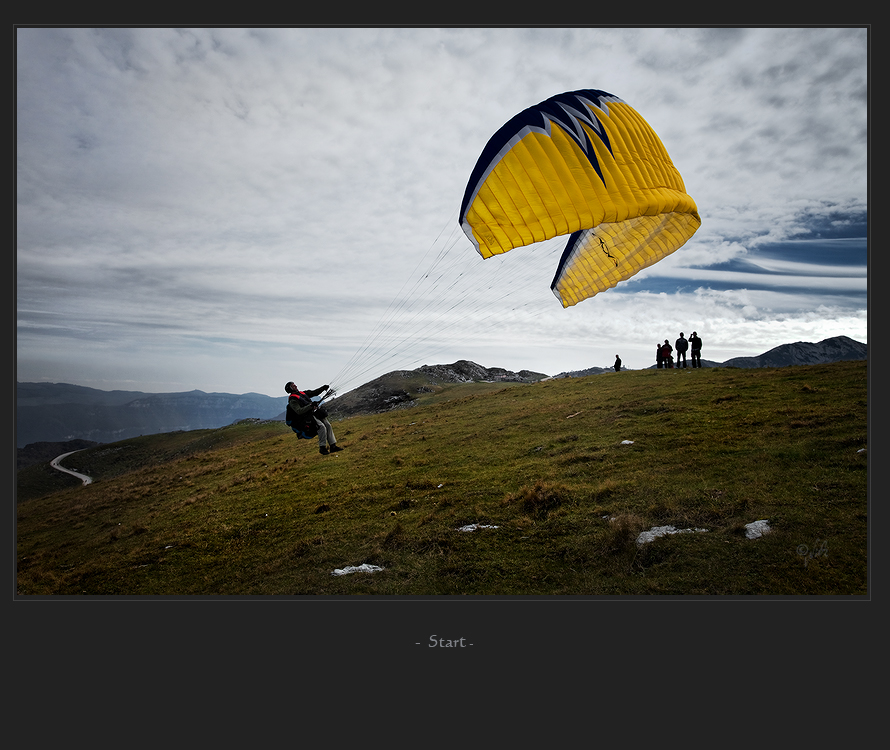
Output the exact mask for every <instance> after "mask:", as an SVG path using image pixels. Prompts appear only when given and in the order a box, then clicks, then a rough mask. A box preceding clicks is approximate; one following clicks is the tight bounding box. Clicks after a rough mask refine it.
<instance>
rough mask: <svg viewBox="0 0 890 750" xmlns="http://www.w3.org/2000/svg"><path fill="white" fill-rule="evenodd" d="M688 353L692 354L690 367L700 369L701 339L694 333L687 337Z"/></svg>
mask: <svg viewBox="0 0 890 750" xmlns="http://www.w3.org/2000/svg"><path fill="white" fill-rule="evenodd" d="M689 351H690V353H691V354H692V366H693V367H701V339H700V338H699V337H698V334H697V333H696V332H695V331H693V332H692V335H691V336H690V337H689Z"/></svg>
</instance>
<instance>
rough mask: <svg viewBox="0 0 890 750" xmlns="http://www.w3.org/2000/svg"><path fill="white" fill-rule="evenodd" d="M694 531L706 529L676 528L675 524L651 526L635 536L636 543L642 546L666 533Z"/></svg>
mask: <svg viewBox="0 0 890 750" xmlns="http://www.w3.org/2000/svg"><path fill="white" fill-rule="evenodd" d="M695 531H707V529H678V528H676V527H675V526H653V527H652V528H651V529H649V531H644V532H643V533H641V534H640V535H639V536H638V537H637V544H638V545H640V546H642V545H644V544H646V543H647V542H651V541H652V540H653V539H658V537H660V536H667V535H668V534H691V533H693V532H695Z"/></svg>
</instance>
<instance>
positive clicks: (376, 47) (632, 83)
mask: <svg viewBox="0 0 890 750" xmlns="http://www.w3.org/2000/svg"><path fill="white" fill-rule="evenodd" d="M866 82H867V60H866V32H865V30H864V29H826V28H813V29H806V28H803V29H785V28H774V29H769V28H767V29H590V28H588V29H379V28H352V29H254V30H251V29H101V30H93V29H83V28H79V29H64V28H62V29H51V28H38V29H19V30H18V32H17V108H18V115H17V138H18V142H17V171H18V183H17V192H18V195H17V198H18V209H17V211H18V213H17V232H18V238H17V245H18V247H17V269H16V270H17V296H18V305H19V311H18V317H19V333H18V339H17V345H18V376H19V378H20V379H26V380H29V379H50V380H65V381H70V382H83V383H84V384H86V385H89V384H91V383H95V382H98V380H97V378H98V379H99V380H101V381H102V382H105V383H106V385H112V386H113V385H114V383H118V382H121V383H122V382H126V383H128V386H127V387H128V388H130V389H133V388H136V389H140V386H139V384H140V383H144V386H145V387H144V388H142V389H144V390H152V387H150V384H151V383H153V384H155V385H157V384H159V383H167V384H174V383H175V384H181V389H191V388H201V389H202V390H228V391H234V392H241V391H248V390H252V391H260V392H268V393H272V394H274V395H278V392H279V390H280V387H279V385H278V381H279V380H282V377H283V376H286V377H284V380H287V379H288V378H293V377H295V376H296V374H295V373H294V369H299V370H300V372H301V373H305V374H306V375H305V378H304V380H306V381H307V382H309V381H313V382H314V381H325V380H326V379H328V378H330V377H331V375H330V373H332V372H333V373H336V372H337V371H338V370H339V369H340V368H341V367H342V366H343V364H345V362H346V361H348V359H349V357H350V356H352V354H353V353H354V352H355V351H356V349H357V348H358V346H359V345H360V344H361V342H362V341H363V340H364V337H365V336H366V335H367V333H368V332H369V331H370V329H371V328H372V324H373V323H374V322H376V321H377V320H379V316H380V315H382V314H383V311H384V310H385V309H386V306H387V305H388V304H389V303H390V301H398V300H399V299H400V297H399V295H401V294H403V293H404V287H403V284H405V282H406V280H411V279H413V278H414V277H413V276H412V273H413V272H414V270H415V268H416V267H417V266H418V264H421V268H425V267H426V264H428V262H429V261H428V259H427V258H426V256H425V253H426V252H427V251H428V250H432V251H434V252H439V251H442V250H443V248H447V249H448V253H449V258H450V259H451V261H452V262H453V263H455V264H456V265H457V266H462V265H463V264H464V263H466V264H471V263H472V262H474V261H475V260H476V259H475V258H474V253H473V251H472V249H471V248H470V245H469V242H468V241H466V239H465V238H463V236H462V235H461V233H460V232H459V230H457V229H456V223H455V222H456V215H455V214H456V211H457V208H458V206H459V203H460V199H461V197H462V194H463V189H464V185H465V181H466V179H467V176H468V174H469V171H470V170H471V168H472V166H473V164H474V163H475V159H476V157H477V156H478V154H479V152H480V151H481V148H482V146H484V144H485V142H486V141H487V139H488V138H489V137H490V136H491V135H492V134H493V132H494V131H495V130H496V129H497V128H498V127H499V126H500V125H501V124H502V123H503V122H504V121H505V120H506V119H508V118H509V117H510V116H512V114H514V113H515V112H517V111H519V110H520V109H522V108H524V107H527V106H529V105H531V104H534V103H536V102H538V101H541V100H543V99H545V98H547V97H548V96H551V95H553V94H555V93H558V92H560V91H566V90H571V89H576V88H589V87H593V88H602V89H604V90H607V91H612V92H613V93H616V94H617V95H619V96H621V97H622V98H624V99H625V100H626V101H628V102H629V103H630V104H631V105H632V106H634V107H636V108H637V109H639V110H640V112H641V113H642V114H643V115H644V116H645V117H646V119H647V120H648V121H649V122H650V124H652V126H653V127H654V129H655V130H656V132H658V133H659V135H660V136H661V138H662V140H663V141H664V143H665V145H666V147H667V149H668V151H669V153H670V154H671V157H672V158H673V160H674V162H675V163H676V164H677V166H678V168H679V169H680V171H681V173H682V174H683V176H684V180H685V182H686V186H687V189H688V190H689V192H690V194H691V195H692V196H693V197H694V198H695V199H696V202H697V204H698V207H699V212H700V214H701V215H702V219H703V224H702V228H701V229H700V230H699V232H698V233H697V234H696V236H695V237H693V239H692V240H691V241H690V242H689V243H687V245H686V246H685V247H684V248H682V249H681V250H680V251H679V252H677V253H675V254H674V255H673V256H670V257H669V258H667V259H665V260H664V261H662V262H661V263H659V264H658V265H656V266H654V267H652V268H651V269H648V270H647V271H645V272H643V273H642V274H640V275H639V277H638V278H637V277H635V280H633V281H631V282H629V283H628V284H627V285H626V287H625V288H626V289H627V290H643V291H638V292H636V293H635V294H633V295H631V294H627V293H624V292H623V291H622V293H606V294H602V295H599V296H597V297H596V298H594V299H593V300H588V301H586V302H584V303H582V304H580V305H578V306H577V307H576V308H570V309H569V310H562V309H561V308H560V306H559V304H558V303H557V302H556V301H555V299H554V298H553V297H552V295H551V294H550V292H549V289H548V288H547V287H548V286H549V283H550V277H551V276H552V269H553V267H554V266H555V261H554V260H553V258H552V257H551V256H550V255H548V254H547V253H546V252H543V253H540V256H537V255H536V256H534V260H533V262H532V265H531V268H533V269H534V271H533V272H532V273H530V275H528V277H527V278H526V277H522V280H519V278H518V277H519V276H521V274H520V273H519V272H518V271H514V272H513V273H514V274H516V277H515V283H516V284H517V285H520V284H521V285H522V286H523V292H522V294H524V295H526V296H525V297H522V299H523V300H525V301H528V300H533V302H532V303H531V304H529V305H528V306H527V307H526V308H525V309H524V310H521V311H518V312H512V307H511V305H515V303H514V302H513V300H510V301H509V302H510V304H509V305H508V304H507V303H506V302H505V303H504V305H503V306H500V307H498V306H489V307H487V308H484V309H481V310H479V309H478V308H476V309H475V311H474V312H472V313H467V312H464V313H463V315H464V319H466V318H467V316H472V317H473V318H474V321H478V325H476V323H475V322H474V325H473V326H472V330H473V331H475V333H473V334H472V335H470V333H471V332H470V330H468V329H470V328H471V327H470V326H467V325H464V326H456V329H457V330H458V332H459V333H460V334H463V335H455V336H454V337H453V339H454V340H453V341H451V337H450V336H448V335H444V334H443V337H442V341H443V342H445V343H447V346H445V348H444V349H443V350H442V351H443V354H442V356H443V357H446V356H447V357H453V358H457V357H462V356H465V357H468V358H473V356H476V355H478V356H479V357H480V358H484V359H485V360H486V361H485V362H484V363H485V364H487V365H489V366H493V365H501V366H511V367H514V368H516V369H521V368H523V367H528V368H529V369H539V370H541V371H544V372H548V371H552V370H554V369H555V365H556V364H557V363H559V364H558V369H560V370H564V369H580V368H582V367H586V366H590V365H591V364H595V362H592V361H590V359H589V358H592V357H600V358H603V357H604V358H605V360H606V364H610V363H611V361H612V359H613V358H614V354H615V352H613V351H611V350H612V349H614V348H615V345H616V344H618V343H620V344H621V345H622V346H628V347H632V348H635V349H637V350H639V351H640V354H639V355H628V356H625V354H622V359H624V360H625V362H626V363H627V364H628V365H629V366H643V365H642V364H634V358H635V357H636V356H639V357H641V358H642V357H647V358H648V349H649V348H650V347H649V342H650V339H652V337H653V335H654V334H655V333H656V331H654V330H653V321H661V322H663V327H664V328H665V329H666V332H665V333H664V335H662V333H661V332H660V331H659V332H658V333H657V336H655V339H654V340H658V339H659V338H664V337H665V336H668V335H674V334H670V333H669V332H670V331H671V330H672V329H673V328H676V327H677V326H678V325H680V326H683V327H690V321H693V325H695V322H694V321H703V322H702V323H698V325H699V333H702V330H701V329H702V328H703V327H705V323H704V321H708V320H711V321H714V326H715V328H714V331H713V332H712V333H711V334H710V340H711V341H713V342H716V341H720V342H721V346H723V345H724V344H723V343H722V342H723V339H724V337H729V339H730V340H728V341H727V343H726V344H725V346H726V347H728V348H732V346H734V342H740V345H741V344H744V345H745V346H751V347H753V349H750V350H747V351H738V352H734V353H735V354H742V353H746V354H757V353H760V352H761V351H763V350H764V347H766V348H769V346H772V345H776V344H778V343H784V342H783V341H777V340H776V337H777V336H783V335H792V334H800V335H803V334H804V333H806V332H807V331H809V332H810V333H811V334H815V335H813V336H812V338H824V337H825V336H824V335H823V336H818V331H819V330H820V327H821V330H823V331H826V332H827V331H829V330H832V331H833V330H838V329H840V328H843V327H844V326H846V328H847V331H846V334H847V335H851V336H852V337H854V338H859V339H860V340H864V337H865V335H866V333H867V330H866V327H865V323H864V321H865V310H864V306H863V304H862V302H861V301H860V302H852V303H851V302H850V301H849V300H850V299H852V297H850V294H851V293H852V295H853V297H856V295H858V299H859V300H861V297H862V293H863V292H864V291H865V280H864V278H863V276H864V275H863V273H862V261H861V258H860V257H859V256H857V257H856V259H855V262H853V263H852V266H851V267H850V268H846V269H844V268H843V267H841V268H835V267H832V268H831V269H830V270H826V269H825V268H823V267H822V266H823V264H825V262H826V261H825V260H824V259H820V260H819V261H818V262H816V261H812V262H811V261H805V262H804V263H802V264H796V263H793V262H792V259H791V258H789V257H785V256H783V257H781V258H779V257H772V256H770V257H767V256H766V255H764V254H763V252H762V251H763V249H764V248H765V247H766V246H767V244H768V243H772V242H777V241H786V240H789V239H795V238H799V237H802V236H804V235H803V234H802V233H804V234H805V233H807V232H809V231H811V230H812V228H813V227H814V226H816V224H818V225H819V227H820V229H821V228H823V227H826V228H828V227H833V229H834V230H835V231H837V230H838V229H841V228H843V223H844V222H845V221H849V220H850V219H851V217H852V218H853V219H856V220H857V221H859V222H860V223H861V220H862V216H863V214H864V212H865V209H866V195H867V191H866V164H867V163H866V158H867V150H866V126H867V119H866V115H867V101H866V98H865V96H866V93H865V92H866ZM806 236H807V237H808V236H809V235H806ZM554 247H555V250H551V251H550V252H551V253H556V254H557V257H558V252H559V245H558V243H557V245H554ZM536 252H537V251H536ZM514 253H515V254H516V255H517V259H518V260H520V263H522V264H525V263H526V262H527V261H526V258H525V256H519V254H518V253H517V251H514V252H513V253H511V254H510V255H513V254H514ZM839 257H842V256H839ZM458 258H459V259H460V260H457V259H458ZM742 262H744V263H753V264H755V265H756V266H757V268H759V269H760V270H762V271H764V273H753V274H750V275H747V276H740V275H739V270H738V268H737V267H736V266H735V265H733V264H739V263H742ZM833 262H834V261H832V263H833ZM520 263H513V265H514V266H515V265H519V264H520ZM486 264H487V265H486V266H485V270H484V271H481V270H480V267H479V266H477V267H476V269H475V270H474V271H473V272H472V273H473V274H474V278H476V277H477V276H479V275H481V276H484V277H486V278H487V276H488V274H489V273H492V274H493V273H494V271H489V270H488V266H490V265H492V264H491V262H490V261H486ZM538 264H540V265H538ZM837 265H839V266H843V263H841V262H840V261H839V262H838V264H837ZM723 266H725V267H723ZM506 276H507V278H514V277H513V276H511V274H506ZM666 279H671V283H674V288H673V290H672V292H673V291H676V290H677V289H681V290H682V291H681V292H680V293H669V294H664V295H658V294H653V293H651V292H650V291H646V290H650V289H651V288H652V287H651V285H652V284H655V283H659V282H660V281H661V282H665V280H666ZM674 279H677V281H674ZM680 280H682V284H681V283H680ZM498 283H501V282H498ZM665 283H666V282H665ZM539 284H540V286H539ZM710 284H714V285H718V284H722V285H732V286H733V287H735V288H736V291H735V296H733V290H730V291H727V292H709V291H707V287H708V285H710ZM773 284H776V285H778V286H780V287H781V292H780V293H769V292H768V289H767V287H769V286H771V285H773ZM746 285H750V286H752V287H756V288H758V289H761V290H762V291H759V292H758V291H751V292H744V291H743V290H742V287H744V286H746ZM792 286H795V287H797V288H799V289H800V292H799V293H795V294H792V293H790V291H789V287H792ZM702 290H705V291H702ZM617 291H618V290H616V292H617ZM434 294H439V292H435V293H434ZM745 295H748V297H747V299H748V300H749V301H748V303H745V304H742V302H741V298H742V297H744V296H745ZM466 296H467V298H468V299H472V296H473V295H472V294H470V293H467V294H466ZM477 296H478V294H477ZM838 300H842V303H838ZM766 301H769V304H767V303H766ZM446 303H447V297H444V296H443V297H442V299H440V303H439V304H437V305H435V306H433V308H432V309H433V311H434V314H435V315H438V316H441V317H443V318H444V316H445V311H446V310H447V307H443V305H445V304H446ZM850 305H852V307H851V306H850ZM462 309H463V310H467V309H473V308H471V307H469V308H462ZM746 310H747V311H749V312H745V311H746ZM752 311H753V312H752ZM452 314H458V311H453V312H452ZM770 315H773V316H774V318H770ZM776 316H777V317H776ZM814 316H815V317H814ZM717 321H722V323H721V324H720V325H719V326H718V324H717ZM532 323H534V325H532ZM409 324H410V325H418V326H421V325H423V324H422V323H421V322H420V318H419V317H418V318H416V319H413V320H411V321H410V323H405V324H404V325H403V330H400V331H399V332H398V333H399V335H401V334H402V333H403V332H404V333H407V332H408V331H407V328H408V326H409ZM483 324H486V325H483ZM678 330H680V329H678ZM541 332H544V333H541ZM724 332H725V333H724ZM60 333H61V334H63V335H62V336H60V335H59V334H60ZM854 334H855V335H854ZM826 335H829V334H827V333H826ZM432 338H435V337H432ZM593 341H595V342H596V343H595V348H594V345H592V344H591V342H593ZM69 342H70V343H69ZM434 343H435V341H431V342H430V348H432V345H433V344H434ZM599 347H602V352H608V355H606V354H604V353H603V354H600V353H599V352H600V349H599ZM115 348H116V349H117V350H118V351H126V352H127V355H126V357H125V358H123V359H120V358H119V359H118V360H116V361H115V362H114V364H113V365H112V364H111V363H110V362H108V359H109V355H110V352H112V351H114V350H115ZM727 350H728V349H727ZM422 351H426V350H425V349H423V350H422ZM489 354H490V356H495V355H496V356H497V357H503V358H504V361H491V359H490V357H489ZM430 356H431V357H432V356H433V355H430ZM706 356H708V355H707V352H706ZM548 358H549V359H548ZM711 358H713V359H716V357H711ZM507 360H509V362H510V364H509V365H508V364H506V361H507ZM316 362H317V363H316ZM103 363H105V364H107V365H108V366H107V367H104V368H103ZM111 371H114V372H115V375H114V376H113V377H112V376H110V375H106V376H102V377H99V376H98V375H97V373H102V372H105V373H109V372H111ZM148 372H151V376H150V377H146V378H145V379H144V380H143V379H142V378H143V375H141V374H140V373H148ZM86 381H90V382H86ZM282 382H284V381H282ZM100 387H105V386H100ZM174 389H176V388H174Z"/></svg>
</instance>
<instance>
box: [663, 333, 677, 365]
mask: <svg viewBox="0 0 890 750" xmlns="http://www.w3.org/2000/svg"><path fill="white" fill-rule="evenodd" d="M673 351H674V347H672V346H671V345H670V343H668V340H667V339H665V340H664V343H663V344H662V345H661V358H662V359H663V360H664V366H665V367H666V368H668V369H670V368H672V367H673V366H674V358H673V357H672V356H671V355H672V353H673Z"/></svg>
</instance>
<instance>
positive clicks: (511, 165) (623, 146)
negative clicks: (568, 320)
mask: <svg viewBox="0 0 890 750" xmlns="http://www.w3.org/2000/svg"><path fill="white" fill-rule="evenodd" d="M460 223H461V226H462V227H463V230H464V232H466V234H467V236H468V237H469V238H470V240H471V241H472V242H473V244H474V245H475V246H476V249H477V250H478V251H479V253H480V254H481V255H482V257H484V258H488V257H491V256H492V255H495V254H498V253H505V252H507V251H508V250H511V249H512V248H514V247H521V246H523V245H529V244H531V243H534V242H540V241H543V240H546V239H550V238H551V237H557V236H560V235H566V234H570V235H572V236H571V238H570V240H569V243H568V245H567V246H566V250H565V252H564V253H563V256H562V259H561V260H560V263H559V268H558V270H557V273H556V276H555V278H554V279H553V283H552V285H551V289H553V292H554V294H556V295H557V297H559V299H560V300H561V301H562V305H563V307H568V306H570V305H574V304H577V303H578V302H580V301H581V300H583V299H586V298H587V297H591V296H593V295H594V294H597V293H598V292H601V291H604V290H605V289H609V288H610V287H613V286H615V285H616V284H617V283H618V282H619V281H623V280H624V279H627V278H629V277H630V276H633V275H634V274H635V273H637V272H639V271H641V270H642V269H643V268H646V267H647V266H650V265H652V264H653V263H656V262H658V261H659V260H661V259H662V258H664V257H665V256H666V255H669V254H670V253H672V252H674V251H675V250H677V249H678V248H679V247H681V246H682V245H683V244H684V243H685V242H686V241H687V240H688V239H689V238H690V237H691V236H692V235H693V234H694V233H695V231H696V230H697V229H698V227H699V226H700V225H701V219H700V218H699V216H698V210H697V208H696V205H695V202H694V201H693V200H692V198H691V197H690V196H689V195H687V193H686V188H685V186H684V185H683V179H682V178H681V177H680V173H679V172H678V171H677V169H676V167H674V164H673V162H672V161H671V159H670V157H669V156H668V153H667V151H666V150H665V148H664V146H663V145H662V143H661V141H660V140H659V138H658V136H657V135H656V134H655V132H654V131H653V130H652V128H650V127H649V125H648V124H647V123H646V121H645V120H643V118H642V117H640V115H639V114H637V112H636V111H635V110H634V109H633V108H632V107H630V106H629V105H628V104H626V103H625V102H623V101H622V100H621V99H619V98H618V97H615V96H613V95H611V94H607V93H606V92H604V91H596V90H592V89H584V90H582V91H573V92H568V93H565V94H560V95H558V96H554V97H552V98H550V99H547V100H546V101H544V102H541V103H540V104H538V105H537V106H535V107H530V108H529V109H526V110H524V111H523V112H520V113H519V114H518V115H516V117H514V118H512V119H511V120H510V121H509V122H508V123H506V124H505V125H504V126H503V127H502V128H501V129H500V130H499V131H498V132H497V133H495V135H494V136H493V137H492V138H491V140H490V141H489V142H488V144H487V145H486V147H485V149H484V150H483V152H482V155H481V156H480V157H479V160H478V162H477V163H476V167H475V168H474V170H473V173H472V175H471V177H470V181H469V183H468V184H467V189H466V192H465V194H464V200H463V204H462V206H461V216H460Z"/></svg>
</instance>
